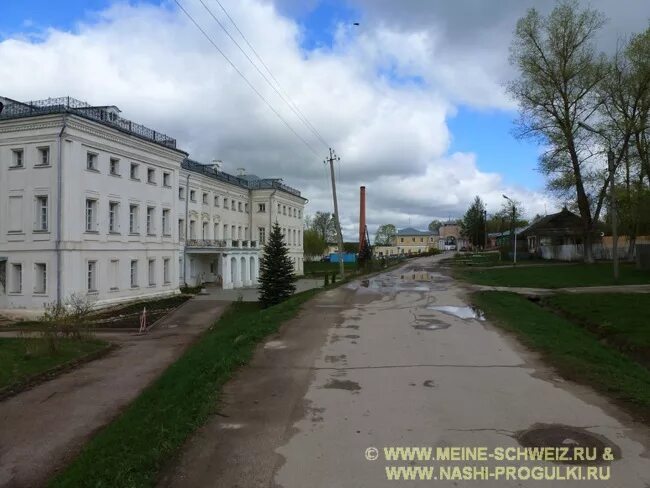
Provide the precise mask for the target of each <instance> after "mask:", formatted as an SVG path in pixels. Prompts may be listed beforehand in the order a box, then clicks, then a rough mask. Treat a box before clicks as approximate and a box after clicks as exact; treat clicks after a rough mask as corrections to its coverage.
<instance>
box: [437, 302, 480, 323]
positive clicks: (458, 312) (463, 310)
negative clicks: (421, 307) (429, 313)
mask: <svg viewBox="0 0 650 488" xmlns="http://www.w3.org/2000/svg"><path fill="white" fill-rule="evenodd" d="M427 308H428V309H429V310H436V311H438V312H442V313H446V314H447V315H453V316H454V317H458V318H459V319H476V320H485V315H484V314H483V312H482V311H481V310H480V309H478V308H476V307H454V306H451V305H441V306H430V307H427Z"/></svg>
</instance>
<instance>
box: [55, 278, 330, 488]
mask: <svg viewBox="0 0 650 488" xmlns="http://www.w3.org/2000/svg"><path fill="white" fill-rule="evenodd" d="M316 293H318V291H317V290H309V291H306V292H304V293H300V294H297V295H294V296H292V297H291V298H289V299H288V300H287V301H285V302H283V303H281V304H279V305H276V306H274V307H270V308H267V309H263V310H261V309H260V308H259V306H258V305H257V304H255V303H244V302H236V303H233V304H232V305H231V307H230V308H229V309H228V310H227V311H226V312H225V313H224V315H223V316H222V317H221V318H220V319H219V321H218V322H217V323H216V324H215V325H214V326H213V327H212V328H210V329H209V330H208V331H207V332H206V333H205V334H204V335H203V336H202V337H201V338H200V340H199V341H198V342H197V343H195V344H194V345H193V346H191V347H190V348H189V349H188V350H187V352H186V353H185V354H184V355H183V356H182V357H181V358H180V359H179V360H178V361H176V362H175V363H174V364H173V365H171V366H170V367H169V368H168V369H167V370H166V371H165V372H164V373H163V374H162V376H161V377H160V378H159V379H158V380H157V381H155V382H154V383H153V384H152V385H151V386H150V387H149V388H147V389H146V390H145V391H144V392H143V393H142V394H141V395H140V396H139V397H138V398H137V399H136V400H135V401H134V402H133V403H132V404H131V405H130V406H129V407H128V408H127V409H126V410H125V411H124V413H123V414H122V415H121V416H120V417H118V418H117V419H116V420H115V421H114V422H112V423H111V424H110V425H108V426H107V427H106V428H105V429H103V430H102V431H100V432H99V433H98V434H97V435H96V436H95V437H94V438H93V439H92V440H91V441H90V442H89V443H88V444H87V445H86V447H85V448H84V450H83V451H82V453H81V454H80V456H79V457H78V458H77V459H76V460H75V461H74V462H73V463H72V464H71V465H70V466H69V467H68V468H67V469H65V470H64V471H63V472H62V473H61V474H59V475H58V476H57V477H56V478H54V479H53V480H52V481H51V483H50V486H52V487H86V486H88V487H94V488H101V487H106V488H108V487H111V488H113V487H138V488H139V487H146V486H154V485H155V483H156V479H157V476H158V473H159V471H160V469H161V468H162V467H163V466H164V465H165V463H166V462H168V461H169V460H170V459H171V457H172V456H173V455H174V454H175V453H176V452H177V451H178V449H179V448H180V447H181V446H182V444H183V443H184V442H185V440H186V439H187V438H188V437H189V436H190V435H191V434H192V433H193V432H194V431H195V430H196V429H197V428H198V427H200V426H201V425H202V424H204V423H205V422H206V420H207V419H208V417H209V416H210V414H212V413H213V412H214V411H215V407H216V404H217V399H218V396H219V392H220V390H221V387H222V385H223V384H224V383H225V382H226V381H227V380H228V379H229V378H230V377H231V375H232V374H233V372H234V371H235V370H236V369H237V368H238V367H240V366H241V365H243V364H245V363H246V362H248V361H249V359H250V358H251V356H252V353H253V350H254V348H255V345H256V344H257V343H258V342H260V341H261V340H263V339H264V338H265V337H266V336H267V335H268V334H270V333H272V332H275V331H277V330H278V328H279V327H280V325H281V324H282V323H283V322H285V321H286V320H288V319H290V318H292V317H293V316H295V315H296V314H297V312H298V310H299V307H300V306H301V305H302V304H303V303H304V302H305V301H307V300H308V299H309V298H311V297H312V296H314V295H315V294H316Z"/></svg>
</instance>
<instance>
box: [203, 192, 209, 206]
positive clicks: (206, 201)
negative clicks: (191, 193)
mask: <svg viewBox="0 0 650 488" xmlns="http://www.w3.org/2000/svg"><path fill="white" fill-rule="evenodd" d="M201 198H202V202H203V205H207V204H208V194H207V193H203V195H202V196H201Z"/></svg>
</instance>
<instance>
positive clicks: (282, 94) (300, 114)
mask: <svg viewBox="0 0 650 488" xmlns="http://www.w3.org/2000/svg"><path fill="white" fill-rule="evenodd" d="M215 2H216V3H217V4H218V5H219V7H220V8H221V10H222V11H223V13H224V14H225V15H226V17H228V20H230V23H231V24H232V25H233V27H234V28H235V29H236V30H237V32H238V33H239V35H240V36H241V38H242V39H243V40H244V42H245V43H246V45H247V46H248V47H249V49H250V50H251V52H252V53H253V55H254V56H255V57H256V58H257V60H258V61H259V62H260V64H261V65H262V66H263V67H264V69H265V70H266V72H267V73H268V74H269V76H270V77H271V78H272V79H273V81H274V82H275V84H276V85H277V89H276V90H275V91H276V93H278V95H279V96H280V97H281V98H282V99H283V100H284V101H285V102H286V103H287V105H288V106H289V107H290V108H291V109H292V110H293V112H294V113H295V114H296V115H297V116H298V118H299V119H301V120H302V121H303V123H304V124H305V125H306V126H307V127H308V128H309V129H310V130H311V131H312V133H313V134H314V135H315V136H316V138H317V139H318V140H319V141H320V142H321V143H322V144H323V145H324V146H325V147H327V148H329V147H330V145H329V144H328V143H327V141H325V139H324V138H323V136H322V135H321V133H320V132H319V131H318V130H317V129H316V127H314V125H313V124H312V123H311V121H310V120H309V119H308V118H307V116H306V115H305V114H304V113H303V112H302V110H300V107H298V105H297V104H296V103H295V102H294V101H293V100H292V99H291V97H290V96H289V95H288V94H287V92H286V90H285V89H284V87H283V86H282V84H281V83H280V82H279V81H278V79H277V78H276V77H275V76H274V75H273V72H272V71H271V69H270V68H269V67H268V65H267V64H266V63H265V62H264V60H263V59H262V57H261V56H260V55H259V53H258V52H257V50H256V49H255V48H254V47H253V45H252V44H251V43H250V42H249V40H248V38H247V37H246V35H245V34H244V33H243V32H242V31H241V29H240V28H239V26H238V25H237V22H235V20H234V19H233V18H232V16H231V15H230V14H229V13H228V11H227V10H226V8H225V7H224V6H223V4H222V3H221V2H220V1H219V0H215ZM201 3H203V0H201ZM204 6H205V4H204ZM206 8H207V7H206ZM208 11H209V12H210V9H208ZM210 13H211V12H210ZM213 17H214V15H213ZM215 20H217V19H216V18H215ZM217 22H218V23H219V25H220V26H221V28H222V29H223V30H224V32H226V34H228V37H230V38H231V39H232V41H233V42H234V43H235V45H237V47H238V48H239V49H240V51H242V53H244V55H245V56H246V57H247V58H248V60H249V61H250V62H251V64H253V66H255V68H256V69H257V70H258V72H260V75H262V76H263V77H264V79H265V80H266V81H267V83H269V85H270V86H271V87H272V88H274V89H275V87H273V85H272V84H271V83H270V81H269V80H268V79H267V78H266V76H265V75H264V74H262V72H261V70H260V69H259V68H258V67H257V65H256V64H254V63H253V61H252V60H251V59H250V57H249V56H248V55H247V54H246V53H245V52H244V50H243V49H242V48H241V47H240V46H239V44H238V43H237V41H235V40H234V39H233V38H232V36H231V35H230V33H229V32H228V31H227V30H226V28H225V27H224V26H223V25H222V24H221V22H219V21H218V20H217Z"/></svg>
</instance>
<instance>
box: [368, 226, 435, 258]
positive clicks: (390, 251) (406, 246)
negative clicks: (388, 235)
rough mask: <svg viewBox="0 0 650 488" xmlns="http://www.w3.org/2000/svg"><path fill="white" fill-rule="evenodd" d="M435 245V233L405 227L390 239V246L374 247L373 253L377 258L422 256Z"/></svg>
mask: <svg viewBox="0 0 650 488" xmlns="http://www.w3.org/2000/svg"><path fill="white" fill-rule="evenodd" d="M437 244H438V235H437V232H432V231H429V230H417V229H413V228H412V227H407V228H406V229H399V230H398V231H397V234H395V236H393V238H392V239H391V245H389V246H375V248H374V253H375V256H379V257H388V256H400V255H410V254H422V253H425V252H428V251H430V250H431V249H435V248H436V247H437Z"/></svg>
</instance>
